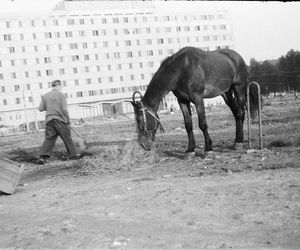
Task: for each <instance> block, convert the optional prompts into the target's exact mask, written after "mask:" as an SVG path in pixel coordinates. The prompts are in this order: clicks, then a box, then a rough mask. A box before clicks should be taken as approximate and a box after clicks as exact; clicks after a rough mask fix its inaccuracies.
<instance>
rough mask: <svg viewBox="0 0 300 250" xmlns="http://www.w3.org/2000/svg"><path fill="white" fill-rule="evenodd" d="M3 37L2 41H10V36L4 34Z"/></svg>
mask: <svg viewBox="0 0 300 250" xmlns="http://www.w3.org/2000/svg"><path fill="white" fill-rule="evenodd" d="M3 37H4V41H11V35H9V34H5V35H3Z"/></svg>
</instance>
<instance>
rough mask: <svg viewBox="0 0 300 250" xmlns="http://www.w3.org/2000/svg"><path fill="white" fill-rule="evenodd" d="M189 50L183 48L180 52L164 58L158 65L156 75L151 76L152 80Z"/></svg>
mask: <svg viewBox="0 0 300 250" xmlns="http://www.w3.org/2000/svg"><path fill="white" fill-rule="evenodd" d="M189 49H190V47H185V48H183V49H181V50H179V51H178V52H177V53H175V54H173V55H171V56H168V57H166V58H165V59H164V60H163V61H162V62H161V64H160V66H159V68H158V70H157V71H156V73H155V74H154V76H153V79H155V78H156V77H157V75H160V73H161V71H163V70H165V69H166V68H167V67H168V66H169V65H170V64H171V63H173V62H174V61H175V60H176V59H177V58H178V57H179V56H181V55H182V54H184V53H186V52H187V51H188V50H189Z"/></svg>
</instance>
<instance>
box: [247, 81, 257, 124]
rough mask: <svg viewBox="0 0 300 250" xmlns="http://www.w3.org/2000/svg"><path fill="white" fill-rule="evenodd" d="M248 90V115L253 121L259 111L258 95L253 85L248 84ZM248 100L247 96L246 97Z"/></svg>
mask: <svg viewBox="0 0 300 250" xmlns="http://www.w3.org/2000/svg"><path fill="white" fill-rule="evenodd" d="M248 88H249V103H250V105H249V106H250V107H249V109H250V115H251V118H252V119H254V118H255V117H256V116H257V114H258V110H259V103H260V102H259V94H258V87H257V86H256V85H255V84H250V83H248ZM247 98H248V95H247Z"/></svg>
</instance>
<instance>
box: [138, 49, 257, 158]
mask: <svg viewBox="0 0 300 250" xmlns="http://www.w3.org/2000/svg"><path fill="white" fill-rule="evenodd" d="M247 75H248V73H247V68H246V64H245V62H244V60H243V59H242V57H241V56H240V55H239V54H238V53H237V52H235V51H233V50H228V49H224V50H217V51H211V52H206V51H202V50H200V49H198V48H193V47H185V48H183V49H181V50H179V51H178V52H177V53H176V54H174V55H172V56H170V57H168V58H166V59H165V60H164V61H163V62H162V64H161V66H160V67H159V69H158V70H157V72H156V73H155V74H154V76H153V78H152V80H151V82H150V83H149V85H148V87H147V90H146V92H145V94H144V96H143V97H142V96H141V101H136V100H135V95H136V94H137V93H138V94H140V93H139V92H135V93H134V94H133V101H132V105H133V107H134V113H135V118H136V125H137V133H138V142H139V144H140V145H141V146H142V147H143V148H144V149H145V150H150V149H151V143H152V141H153V140H154V138H155V134H156V131H157V129H158V128H159V127H161V128H162V125H161V123H160V120H159V117H158V115H157V110H158V107H159V104H160V101H161V100H162V98H163V97H164V96H165V95H166V94H167V93H168V92H170V91H172V92H173V93H174V95H175V96H176V97H177V100H178V103H179V106H180V109H181V111H182V113H183V116H184V122H185V128H186V131H187V134H188V139H189V143H188V149H187V151H186V152H187V153H189V152H194V150H195V147H196V142H195V138H194V134H193V124H192V117H191V106H190V103H191V102H192V103H194V105H195V107H196V110H197V114H198V123H199V128H200V129H201V130H202V132H203V135H204V138H205V151H211V150H212V141H211V138H210V136H209V134H208V130H207V123H206V118H205V110H204V101H203V99H204V98H212V97H216V96H218V95H221V96H222V97H223V98H224V100H225V103H226V104H227V105H228V106H229V107H230V109H231V111H232V113H233V115H234V118H235V122H236V137H235V143H236V144H238V143H239V145H242V143H243V141H244V136H243V123H244V117H245V107H246V98H247V97H246V96H247V95H246V92H247V84H248V83H247ZM254 92H255V91H253V88H250V95H249V96H250V98H251V102H250V103H251V105H254V106H253V107H251V111H253V112H254V111H255V110H256V109H257V108H258V99H257V94H255V93H254ZM140 95H141V94H140Z"/></svg>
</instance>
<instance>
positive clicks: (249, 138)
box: [247, 82, 263, 149]
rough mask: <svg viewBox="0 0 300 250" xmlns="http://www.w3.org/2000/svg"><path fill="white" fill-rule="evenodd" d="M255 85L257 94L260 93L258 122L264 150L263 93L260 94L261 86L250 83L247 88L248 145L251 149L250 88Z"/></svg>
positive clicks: (260, 144)
mask: <svg viewBox="0 0 300 250" xmlns="http://www.w3.org/2000/svg"><path fill="white" fill-rule="evenodd" d="M251 84H254V85H256V86H257V92H258V120H259V125H258V126H259V127H258V128H259V146H260V149H262V148H263V143H262V120H261V93H260V86H259V84H258V83H257V82H250V83H249V84H248V86H247V115H248V116H247V118H248V119H247V121H248V145H249V149H250V148H251V116H250V94H249V88H250V85H251Z"/></svg>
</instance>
